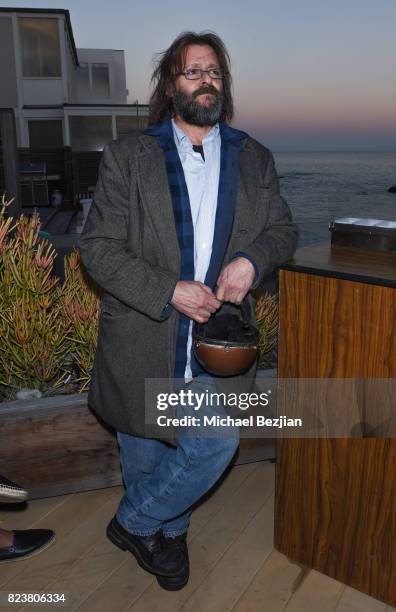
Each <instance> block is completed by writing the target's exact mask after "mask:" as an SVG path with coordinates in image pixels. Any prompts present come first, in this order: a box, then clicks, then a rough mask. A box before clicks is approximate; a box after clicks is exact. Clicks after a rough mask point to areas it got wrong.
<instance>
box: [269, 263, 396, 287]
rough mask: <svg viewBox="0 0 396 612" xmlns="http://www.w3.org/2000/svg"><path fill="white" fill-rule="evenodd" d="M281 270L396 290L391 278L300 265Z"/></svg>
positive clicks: (283, 266) (394, 282)
mask: <svg viewBox="0 0 396 612" xmlns="http://www.w3.org/2000/svg"><path fill="white" fill-rule="evenodd" d="M278 269H279V270H287V271H289V272H300V273H304V274H312V275H316V276H326V277H328V278H338V279H340V280H349V281H353V282H356V283H365V284H367V285H379V286H380V287H393V288H396V280H392V279H389V278H377V277H375V276H364V275H363V274H356V273H352V272H339V271H336V270H327V269H323V268H312V267H310V266H304V265H298V264H292V263H290V264H287V263H286V264H283V265H282V266H280V267H279V268H278Z"/></svg>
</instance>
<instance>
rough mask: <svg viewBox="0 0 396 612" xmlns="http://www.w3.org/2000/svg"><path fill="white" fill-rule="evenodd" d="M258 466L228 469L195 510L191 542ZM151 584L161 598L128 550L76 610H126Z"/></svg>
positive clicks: (156, 595) (151, 580)
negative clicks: (119, 563) (116, 565)
mask: <svg viewBox="0 0 396 612" xmlns="http://www.w3.org/2000/svg"><path fill="white" fill-rule="evenodd" d="M255 467H256V466H255V465H254V464H247V465H239V466H236V467H234V468H232V469H231V470H229V471H228V472H227V474H226V475H225V478H224V479H222V482H221V484H220V485H219V486H217V487H216V489H215V491H213V493H212V494H211V495H209V496H207V498H206V499H205V501H204V502H203V503H201V504H200V505H199V506H198V507H197V508H196V509H195V510H194V512H193V514H192V516H191V524H190V528H189V533H188V539H189V543H190V542H191V541H192V540H193V539H194V537H195V536H196V534H197V533H198V532H199V531H200V530H201V529H202V528H203V527H204V526H205V524H206V523H207V522H208V520H210V518H211V517H212V516H213V515H214V514H216V512H219V511H221V509H222V508H223V507H224V506H225V505H226V504H227V503H229V500H230V497H231V496H232V495H233V494H234V493H235V492H236V491H237V490H238V489H239V488H240V487H241V485H242V483H243V482H244V481H245V480H246V479H247V478H248V476H249V475H250V474H251V473H252V472H253V471H254V469H255ZM149 587H152V590H153V592H154V594H155V595H154V596H155V597H156V598H158V599H160V600H161V594H162V593H164V591H163V590H162V589H161V588H160V587H159V586H158V584H157V581H156V579H155V578H153V577H152V576H150V575H149V574H148V573H147V572H145V571H143V570H142V569H141V568H140V567H139V566H138V565H137V564H136V561H135V560H134V559H133V557H132V556H131V555H130V554H129V553H125V556H124V562H123V563H122V564H121V565H120V566H119V567H118V568H113V571H112V572H110V573H109V576H108V578H107V580H105V581H103V582H102V583H101V584H99V585H98V587H97V589H95V590H94V591H93V592H92V593H91V594H90V595H89V597H87V598H86V600H85V601H84V602H83V603H82V604H81V605H80V606H79V607H78V608H77V609H78V610H79V611H80V612H91V611H92V610H95V612H107V611H108V610H109V609H111V610H112V612H118V611H121V610H125V609H126V608H127V607H128V606H129V605H130V604H131V602H133V601H135V600H136V599H138V598H139V596H140V595H142V593H143V592H144V591H145V590H146V589H148V588H149Z"/></svg>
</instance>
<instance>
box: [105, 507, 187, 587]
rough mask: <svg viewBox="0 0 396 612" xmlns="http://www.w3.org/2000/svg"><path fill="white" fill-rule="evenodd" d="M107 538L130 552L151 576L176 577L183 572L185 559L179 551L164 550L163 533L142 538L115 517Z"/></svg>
mask: <svg viewBox="0 0 396 612" xmlns="http://www.w3.org/2000/svg"><path fill="white" fill-rule="evenodd" d="M107 537H108V538H109V540H111V542H113V544H115V545H116V546H118V548H121V550H129V552H131V553H132V554H133V556H134V557H135V559H136V561H137V562H138V564H139V565H140V567H142V568H143V569H144V570H146V571H147V572H150V573H151V574H156V575H158V574H159V575H161V576H168V577H176V576H179V574H180V573H181V571H182V570H183V565H184V558H183V555H182V554H181V553H180V552H179V551H178V550H177V549H172V550H169V549H164V548H163V541H162V532H161V531H157V532H156V533H154V534H153V535H148V536H140V535H136V534H134V533H130V532H129V531H127V530H126V529H124V527H123V526H122V525H120V523H119V522H118V520H117V517H114V518H113V519H112V520H111V522H110V523H109V525H108V527H107Z"/></svg>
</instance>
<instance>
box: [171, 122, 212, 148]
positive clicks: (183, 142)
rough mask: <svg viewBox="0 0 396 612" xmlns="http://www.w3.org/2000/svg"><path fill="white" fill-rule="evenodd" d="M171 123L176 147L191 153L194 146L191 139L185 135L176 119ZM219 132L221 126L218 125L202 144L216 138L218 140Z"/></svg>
mask: <svg viewBox="0 0 396 612" xmlns="http://www.w3.org/2000/svg"><path fill="white" fill-rule="evenodd" d="M171 121H172V128H173V134H174V137H175V143H176V146H177V147H178V148H179V147H180V148H181V149H183V150H188V151H191V149H192V146H193V145H192V142H191V140H190V139H189V137H188V136H187V134H185V133H184V132H183V130H182V129H181V128H180V127H179V126H178V125H177V123H176V121H175V120H174V119H172V120H171ZM219 132H220V128H219V124H218V123H216V124H215V125H214V126H213V127H212V129H211V130H210V132H209V133H208V134H207V135H206V136H205V138H204V139H203V141H202V144H203V143H204V142H208V141H210V140H214V139H215V138H217V136H218V135H219Z"/></svg>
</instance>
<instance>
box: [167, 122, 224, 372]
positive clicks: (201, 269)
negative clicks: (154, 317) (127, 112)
mask: <svg viewBox="0 0 396 612" xmlns="http://www.w3.org/2000/svg"><path fill="white" fill-rule="evenodd" d="M172 127H173V135H174V140H175V144H176V148H177V151H178V153H179V157H180V161H181V164H182V166H183V172H184V178H185V180H186V185H187V190H188V196H189V199H190V208H191V217H192V222H193V227H194V280H197V281H201V283H203V282H205V276H206V272H207V270H208V268H209V263H210V257H211V254H212V244H213V234H214V228H215V220H216V209H217V195H218V190H219V176H220V148H221V137H220V129H219V125H218V124H216V125H215V126H213V127H212V129H211V130H210V132H209V134H208V135H207V136H205V138H204V139H203V140H202V145H203V151H204V157H205V161H204V160H203V159H202V156H201V154H200V153H198V152H196V151H194V149H193V146H192V142H191V140H190V139H189V138H188V136H187V135H186V134H185V133H184V132H183V130H181V129H180V128H179V127H178V126H177V125H176V123H175V121H174V120H173V119H172ZM192 325H193V322H192V321H190V327H189V331H188V341H187V363H186V369H185V372H184V378H185V379H186V380H189V379H191V377H192V372H191V346H192Z"/></svg>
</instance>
